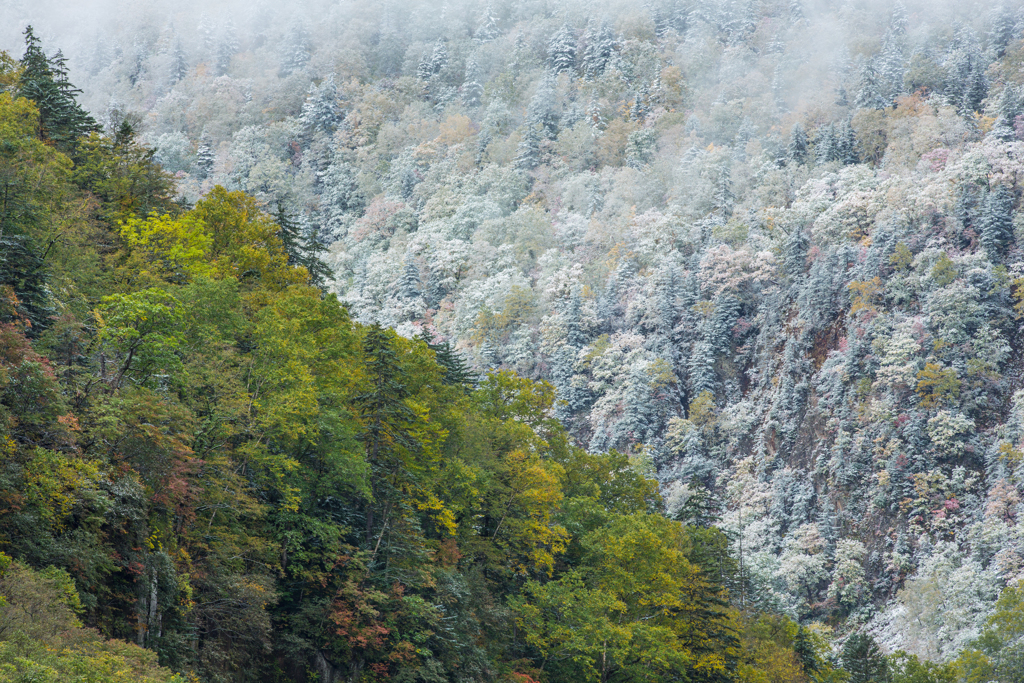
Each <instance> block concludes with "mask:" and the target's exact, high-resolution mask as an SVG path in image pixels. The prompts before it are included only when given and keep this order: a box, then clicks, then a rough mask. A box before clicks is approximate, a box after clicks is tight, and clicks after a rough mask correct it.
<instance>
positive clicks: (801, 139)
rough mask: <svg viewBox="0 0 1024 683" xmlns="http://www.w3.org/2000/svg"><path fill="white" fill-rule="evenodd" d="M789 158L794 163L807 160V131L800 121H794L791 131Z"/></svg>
mask: <svg viewBox="0 0 1024 683" xmlns="http://www.w3.org/2000/svg"><path fill="white" fill-rule="evenodd" d="M788 156H789V160H790V161H791V162H792V163H794V164H803V163H805V162H806V161H807V131H805V130H804V127H803V126H802V125H800V124H799V123H794V124H793V128H792V130H790V133H789V149H788Z"/></svg>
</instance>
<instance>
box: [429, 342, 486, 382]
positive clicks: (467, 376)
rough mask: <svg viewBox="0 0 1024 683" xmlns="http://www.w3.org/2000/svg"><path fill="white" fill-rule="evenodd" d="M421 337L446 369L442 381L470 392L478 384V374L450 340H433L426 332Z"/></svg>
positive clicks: (439, 363)
mask: <svg viewBox="0 0 1024 683" xmlns="http://www.w3.org/2000/svg"><path fill="white" fill-rule="evenodd" d="M419 339H421V340H422V341H423V343H425V344H426V345H427V348H429V349H430V350H431V351H433V352H434V359H435V360H436V361H437V364H438V365H440V366H441V367H442V368H443V369H444V377H443V379H442V381H443V382H444V383H445V384H447V385H448V386H455V387H464V388H465V390H466V391H467V392H468V391H470V390H472V388H473V387H474V386H476V375H475V373H474V372H473V370H472V369H471V368H470V367H469V364H468V363H466V361H465V359H464V358H463V357H462V355H461V354H460V353H458V352H457V351H455V349H453V348H452V345H451V344H450V343H449V342H448V341H440V342H436V343H434V342H431V341H430V338H429V337H427V335H426V334H421V335H420V336H419Z"/></svg>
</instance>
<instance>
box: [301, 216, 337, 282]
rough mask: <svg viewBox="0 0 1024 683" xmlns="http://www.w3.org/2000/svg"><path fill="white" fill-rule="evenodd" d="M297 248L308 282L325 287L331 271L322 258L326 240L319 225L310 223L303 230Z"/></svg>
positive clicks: (325, 248)
mask: <svg viewBox="0 0 1024 683" xmlns="http://www.w3.org/2000/svg"><path fill="white" fill-rule="evenodd" d="M299 248H300V253H301V254H302V264H301V265H303V266H305V268H306V272H307V273H309V282H310V284H311V285H313V286H314V287H317V288H319V289H325V288H326V287H327V282H328V280H330V278H331V276H332V275H333V273H332V272H331V269H330V268H329V267H328V266H327V264H326V263H324V260H323V255H324V253H325V252H326V251H327V242H326V241H325V240H324V238H323V235H322V233H321V228H320V226H319V225H311V226H310V227H309V228H307V229H306V230H304V231H303V233H302V241H301V242H300V245H299Z"/></svg>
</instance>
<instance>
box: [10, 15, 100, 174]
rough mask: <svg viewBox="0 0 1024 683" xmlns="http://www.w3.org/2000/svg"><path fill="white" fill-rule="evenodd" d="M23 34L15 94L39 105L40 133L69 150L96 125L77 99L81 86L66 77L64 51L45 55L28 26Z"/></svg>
mask: <svg viewBox="0 0 1024 683" xmlns="http://www.w3.org/2000/svg"><path fill="white" fill-rule="evenodd" d="M24 36H25V55H24V56H23V57H22V59H21V62H20V64H21V67H22V74H21V78H20V87H19V90H18V96H19V97H24V98H27V99H30V100H32V101H33V102H35V105H36V107H38V108H39V134H40V137H41V138H42V139H44V140H49V141H52V142H53V143H55V144H56V145H57V147H58V148H59V149H60V150H61V151H63V152H65V153H67V154H72V153H73V151H74V149H75V145H76V142H77V140H78V139H79V138H80V137H82V136H83V135H86V134H88V133H89V132H90V131H94V130H97V129H98V126H97V125H96V121H95V119H93V118H92V116H90V115H89V114H88V113H87V112H86V111H85V110H84V109H83V108H82V106H81V105H80V104H79V103H78V100H77V96H78V95H79V94H80V93H81V90H79V89H78V88H76V87H74V86H73V85H72V84H71V82H70V81H69V80H68V70H67V63H66V60H65V59H64V55H63V54H62V53H61V52H60V51H58V52H57V54H56V55H55V56H54V58H53V59H52V60H51V59H47V57H46V54H45V53H44V52H43V50H42V47H41V46H40V41H39V38H37V37H36V35H35V33H34V32H33V30H32V27H31V26H27V27H26V28H25V31H24Z"/></svg>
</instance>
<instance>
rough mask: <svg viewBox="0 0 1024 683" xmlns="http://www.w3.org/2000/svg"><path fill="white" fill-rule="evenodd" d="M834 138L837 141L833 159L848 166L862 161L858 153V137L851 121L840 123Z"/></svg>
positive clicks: (833, 148)
mask: <svg viewBox="0 0 1024 683" xmlns="http://www.w3.org/2000/svg"><path fill="white" fill-rule="evenodd" d="M833 139H834V141H835V143H834V144H833V146H832V160H834V161H838V162H840V163H841V164H844V165H847V166H848V165H850V164H856V163H858V162H859V161H860V159H859V158H858V155H857V137H856V135H855V134H854V132H853V126H851V125H850V122H849V121H843V122H842V123H841V124H839V128H838V129H837V130H836V133H835V137H834V138H833Z"/></svg>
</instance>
